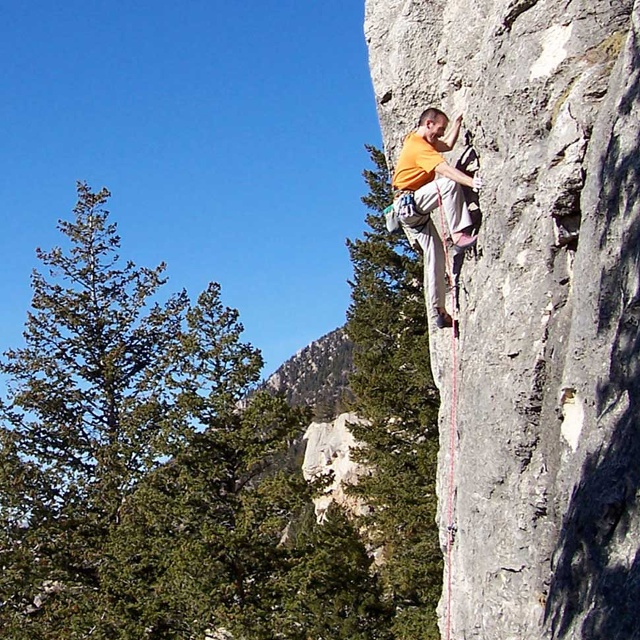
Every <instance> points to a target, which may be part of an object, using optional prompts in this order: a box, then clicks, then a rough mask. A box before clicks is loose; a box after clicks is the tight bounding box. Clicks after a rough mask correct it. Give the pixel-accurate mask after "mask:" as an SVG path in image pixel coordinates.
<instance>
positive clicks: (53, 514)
mask: <svg viewBox="0 0 640 640" xmlns="http://www.w3.org/2000/svg"><path fill="white" fill-rule="evenodd" d="M108 197H109V194H108V192H107V191H106V190H104V189H103V190H102V191H100V192H98V193H93V192H92V191H91V190H90V189H89V187H88V186H87V185H85V184H80V185H79V186H78V203H77V205H76V208H75V218H74V220H73V221H72V222H60V224H59V228H60V230H61V231H62V233H63V235H64V237H65V238H66V240H67V242H68V247H67V248H66V249H62V248H56V249H53V250H52V251H49V252H45V251H38V256H39V257H40V259H41V260H42V262H43V263H44V265H45V266H46V267H47V268H48V272H47V273H46V274H42V273H40V272H34V274H33V280H32V282H33V292H34V293H33V304H32V307H33V309H32V311H31V312H30V313H29V315H28V318H27V323H26V328H25V346H24V347H22V348H19V349H14V350H11V351H9V352H7V353H6V354H5V357H4V360H3V361H2V364H1V365H0V370H1V371H2V373H4V374H5V375H6V376H7V377H8V378H9V380H10V385H9V388H8V393H7V397H6V398H5V399H4V400H3V401H2V403H1V405H0V411H1V415H2V419H3V423H2V427H1V428H0V483H2V487H3V491H2V492H1V493H0V554H1V557H2V566H3V572H2V573H0V627H1V628H2V631H3V637H6V638H8V639H10V640H27V639H29V640H31V639H43V640H49V639H51V640H53V639H58V638H66V639H69V640H74V639H76V638H87V637H92V638H101V639H107V638H109V639H123V640H124V639H129V638H136V639H142V638H149V639H151V638H153V639H158V640H159V639H168V638H176V639H178V638H179V639H184V640H187V639H189V640H191V639H192V638H196V637H204V634H205V632H206V631H207V630H216V629H226V630H228V631H230V632H231V633H232V634H233V635H234V637H236V638H238V639H240V638H242V639H244V640H272V639H274V638H280V639H282V640H294V639H295V640H308V637H315V636H309V635H308V634H309V633H315V631H317V632H318V634H320V633H322V634H335V635H325V636H320V635H318V637H332V638H343V637H344V638H350V639H353V638H361V640H377V639H378V638H380V639H382V638H386V637H387V636H386V635H385V634H384V629H385V628H387V627H386V626H385V625H386V622H384V621H385V620H386V617H388V616H387V613H386V611H385V609H384V607H381V606H380V603H379V588H378V586H377V584H376V582H375V580H374V579H373V578H372V577H371V576H370V574H369V568H370V564H371V560H370V558H369V557H368V556H367V554H366V553H365V550H364V547H363V545H362V542H361V541H360V540H359V539H358V537H357V535H356V534H355V532H354V531H353V528H352V527H350V526H349V525H348V523H346V521H344V519H342V520H335V519H334V520H332V523H331V524H330V525H329V526H328V527H327V528H318V527H317V525H315V523H314V527H313V528H312V529H308V528H307V529H305V528H304V527H302V528H301V527H300V526H297V525H296V522H298V521H299V520H300V518H301V517H302V523H303V524H304V523H305V522H307V524H308V518H307V519H305V518H304V514H305V513H308V509H309V504H310V499H311V488H310V487H308V486H307V484H306V483H305V482H304V480H303V479H302V476H301V472H300V469H299V468H298V467H296V466H295V465H294V463H293V462H292V461H291V459H290V457H291V453H290V451H291V444H292V442H293V441H294V439H295V438H298V437H299V436H300V434H301V431H302V429H303V428H304V426H305V425H306V424H307V423H308V420H309V412H308V410H305V409H300V408H290V407H289V406H288V405H287V404H286V402H285V401H284V399H283V398H281V397H278V396H275V397H273V396H270V395H268V394H266V393H257V394H254V395H251V394H250V391H252V390H253V387H254V385H255V383H256V381H257V380H258V378H259V373H260V369H261V366H262V358H261V356H260V353H259V352H258V351H257V350H256V349H255V348H253V347H252V346H251V345H249V344H247V343H244V342H242V340H241V337H242V332H243V327H242V325H241V324H240V322H239V317H238V313H237V311H235V310H233V309H229V308H227V307H225V306H224V305H223V304H222V302H221V299H220V287H219V286H218V285H217V284H211V285H209V287H208V288H207V289H206V290H205V291H204V292H203V293H202V294H201V295H200V296H199V298H198V300H197V301H196V302H195V303H194V304H191V303H190V301H189V300H188V299H187V296H186V294H185V293H184V292H182V293H179V294H178V295H174V296H170V297H169V299H168V300H167V301H166V302H164V303H161V302H159V299H160V289H161V287H162V285H163V284H164V283H165V279H164V277H163V275H162V274H163V271H164V265H160V267H158V268H157V269H145V268H138V267H136V266H135V265H134V264H133V263H131V262H126V263H124V264H122V263H121V261H120V258H119V256H118V251H119V248H120V239H119V237H118V236H117V234H116V227H115V225H114V224H111V223H109V221H108V212H107V211H106V210H105V209H104V206H105V203H106V202H107V199H108ZM247 398H250V399H249V400H247ZM240 406H243V407H244V408H243V409H240V408H239V407H240ZM296 526H297V529H298V531H302V530H305V531H307V533H306V534H305V535H302V534H300V535H299V536H297V537H296V538H295V540H293V541H292V540H291V536H290V535H289V534H288V532H289V531H290V530H293V529H295V528H296ZM305 526H306V525H305ZM322 563H326V567H325V568H324V569H323V568H322ZM303 567H307V568H308V569H309V572H310V573H309V576H311V574H313V584H308V585H307V588H306V593H307V596H308V602H309V607H310V609H311V612H309V610H308V608H309V607H308V608H305V607H304V602H303V601H302V600H301V598H300V597H299V595H300V594H299V593H298V590H297V589H296V584H297V583H298V582H299V580H300V579H301V576H303V575H306V569H303ZM343 569H344V570H343ZM301 571H302V573H301ZM383 622H384V625H383V626H382V627H381V624H382V623H383Z"/></svg>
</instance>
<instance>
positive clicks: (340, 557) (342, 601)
mask: <svg viewBox="0 0 640 640" xmlns="http://www.w3.org/2000/svg"><path fill="white" fill-rule="evenodd" d="M290 538H291V540H290V542H289V545H290V547H291V552H290V555H289V558H288V563H289V567H288V568H287V571H286V573H285V575H284V578H283V580H282V582H281V585H280V587H281V590H282V592H283V600H285V601H286V603H287V605H286V608H285V609H284V610H283V612H282V617H281V620H280V625H279V629H278V630H279V632H280V633H283V634H284V637H287V638H291V639H292V640H294V639H295V640H308V639H310V638H312V639H314V640H316V639H324V638H326V639H327V640H330V639H334V638H335V639H339V638H344V639H345V640H346V639H349V640H391V638H392V636H391V633H390V631H389V623H390V620H391V617H392V611H391V609H390V607H388V606H387V605H385V604H383V603H382V602H381V593H380V585H379V581H378V579H377V577H376V576H375V575H374V573H373V572H372V566H371V565H372V562H373V561H372V559H371V558H370V557H369V555H368V554H367V553H366V551H365V549H364V547H363V545H362V543H361V541H360V539H359V535H358V533H357V532H356V531H355V530H354V526H353V524H352V523H350V522H349V520H348V519H347V518H346V517H345V515H344V514H343V513H342V512H341V511H340V509H339V508H338V507H336V506H335V505H332V506H331V507H330V508H329V510H328V511H327V513H326V515H325V520H324V522H323V523H322V525H318V524H317V523H316V521H315V518H314V517H313V514H312V513H307V517H306V518H305V519H302V520H301V521H300V522H299V523H298V525H297V526H296V527H295V528H293V529H292V531H291V532H290Z"/></svg>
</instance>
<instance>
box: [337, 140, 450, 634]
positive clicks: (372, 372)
mask: <svg viewBox="0 0 640 640" xmlns="http://www.w3.org/2000/svg"><path fill="white" fill-rule="evenodd" d="M367 149H368V150H369V153H370V155H371V159H372V161H373V163H374V165H375V169H374V170H368V171H365V172H364V177H365V180H366V182H367V184H368V186H369V194H368V195H367V196H365V197H364V198H363V199H362V200H363V202H364V203H365V204H366V205H367V206H368V207H369V208H370V209H371V210H372V213H370V214H369V215H368V216H367V223H368V225H369V227H370V229H371V230H370V231H367V232H365V234H364V239H361V240H355V241H349V242H348V246H349V250H350V253H351V260H352V262H353V267H354V278H353V281H352V283H351V284H352V303H351V306H350V308H349V311H348V323H347V333H348V335H349V337H350V338H351V339H352V340H353V342H354V365H355V373H354V374H353V375H352V376H351V379H350V382H351V389H352V391H353V393H354V395H355V397H356V400H355V410H356V412H357V413H358V414H359V415H360V416H362V417H364V418H367V419H368V420H370V421H371V424H370V425H368V426H366V427H363V426H357V425H354V426H353V431H354V434H355V436H356V438H357V439H359V440H360V441H362V442H364V443H366V445H367V446H366V447H365V448H363V449H362V450H361V451H360V454H359V456H360V458H361V460H362V461H363V462H365V463H366V464H368V465H370V466H371V467H372V468H373V469H375V472H374V473H373V474H372V475H371V476H370V477H366V478H363V479H362V480H361V482H360V483H359V485H358V486H357V487H355V488H353V491H354V493H357V494H358V495H360V496H362V497H363V498H364V500H365V501H366V502H367V503H368V504H369V505H370V506H371V507H372V510H371V513H370V515H369V516H367V517H366V518H364V519H363V522H362V524H363V525H364V526H365V527H366V529H367V530H368V531H369V535H370V539H371V540H370V541H371V544H373V545H374V546H376V547H378V548H380V549H381V550H382V553H383V556H384V558H385V562H384V563H383V565H382V567H381V569H380V575H381V578H382V579H383V583H384V585H385V589H386V593H387V596H388V598H389V599H390V601H391V602H392V603H393V604H394V606H395V609H396V617H395V621H394V626H393V629H394V637H395V638H398V639H405V638H407V639H408V638H414V637H422V638H430V637H434V638H435V637H437V627H436V624H435V621H436V615H435V608H436V605H437V602H438V599H439V596H440V591H441V574H442V566H441V554H440V549H439V545H438V532H437V528H436V524H435V514H436V497H435V477H436V475H435V474H436V457H437V447H438V435H437V422H436V418H437V410H438V393H437V390H436V388H435V386H434V383H433V380H432V377H431V368H430V363H429V342H428V334H427V320H426V315H425V305H424V298H423V292H422V287H421V283H422V265H421V263H420V261H419V260H418V259H417V256H416V255H415V254H414V253H413V252H412V251H411V249H410V248H409V246H408V243H407V242H406V241H405V240H404V238H403V237H402V236H398V235H390V234H389V233H388V232H387V231H386V228H385V226H384V218H383V216H382V215H381V212H382V210H383V209H384V208H385V207H386V206H387V205H388V204H390V203H391V200H392V191H391V186H390V183H389V179H388V175H387V170H386V163H385V158H384V155H383V154H382V152H380V151H378V150H377V149H375V148H373V147H367Z"/></svg>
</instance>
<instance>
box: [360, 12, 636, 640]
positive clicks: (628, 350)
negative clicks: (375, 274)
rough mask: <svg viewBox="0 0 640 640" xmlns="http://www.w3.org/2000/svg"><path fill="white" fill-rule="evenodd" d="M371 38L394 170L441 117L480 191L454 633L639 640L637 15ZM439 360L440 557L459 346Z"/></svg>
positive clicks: (464, 399)
mask: <svg viewBox="0 0 640 640" xmlns="http://www.w3.org/2000/svg"><path fill="white" fill-rule="evenodd" d="M365 35H366V39H367V42H368V46H369V54H370V68H371V75H372V80H373V84H374V90H375V94H376V98H377V106H378V113H379V118H380V122H381V126H382V132H383V139H384V143H385V150H386V152H387V155H388V157H389V160H390V163H391V164H393V162H394V161H395V159H396V158H397V154H398V152H399V149H400V145H401V143H402V139H403V137H404V135H405V134H406V133H407V132H408V131H409V130H410V129H411V128H413V127H414V126H415V124H416V120H417V117H418V115H419V113H420V112H421V111H422V109H423V108H425V107H427V106H429V105H435V106H440V107H441V108H443V109H444V110H445V111H447V112H448V113H450V114H454V113H458V112H463V113H464V117H465V127H466V128H467V129H468V130H469V131H470V133H471V135H472V138H473V145H474V147H475V149H476V151H477V152H478V154H479V156H480V163H481V175H482V176H483V177H484V180H485V189H484V190H483V192H482V194H481V197H480V204H481V208H482V212H483V222H482V228H481V231H480V241H479V243H478V250H477V252H476V254H475V255H474V256H471V257H469V256H467V257H466V260H465V262H464V264H463V265H462V269H461V274H460V292H459V305H460V316H459V320H460V333H459V339H458V341H457V371H456V373H457V376H456V377H457V395H458V397H457V427H456V433H455V459H454V461H455V473H454V480H453V490H454V494H453V495H454V501H453V506H454V509H453V524H454V527H455V540H454V544H453V546H452V565H451V566H452V570H451V576H450V578H451V584H452V591H451V594H452V606H451V608H450V618H447V616H448V613H447V607H446V602H447V598H446V597H445V598H443V601H442V606H441V616H442V620H441V622H442V628H443V631H446V624H447V623H446V621H447V619H448V620H450V623H451V637H453V638H459V639H462V638H465V639H466V640H471V639H474V638H482V639H485V638H486V639H487V640H488V639H491V640H495V639H496V638H499V639H500V640H508V639H512V638H513V639H516V638H517V639H518V640H523V639H529V638H531V639H533V638H594V639H595V638H598V639H600V638H602V639H605V638H606V639H608V640H613V639H617V638H619V639H625V640H626V639H629V638H640V604H639V603H640V552H639V546H640V513H639V506H638V497H639V495H640V407H638V403H639V400H640V359H639V355H640V353H639V351H640V335H639V329H638V327H639V325H640V283H639V280H640V200H639V197H638V196H639V191H640V151H639V146H640V121H639V116H638V102H639V99H640V98H639V94H640V70H639V67H640V44H639V37H640V0H635V1H634V0H449V1H448V2H444V1H443V0H431V1H429V2H423V1H418V0H367V2H366V17H365ZM459 146H462V141H461V142H459ZM453 159H455V157H454V158H453ZM578 229H579V237H578V238H577V239H576V231H577V230H578ZM431 351H432V367H433V372H434V377H435V378H436V381H437V383H438V385H439V387H440V390H441V393H442V399H443V404H442V409H441V434H442V435H441V444H442V446H441V455H440V463H441V473H440V478H439V487H438V490H439V495H440V499H441V509H440V520H441V530H442V542H443V551H444V550H445V549H444V547H445V546H446V526H447V520H448V518H449V515H448V509H447V500H448V496H449V468H450V466H449V450H450V446H449V424H450V412H451V402H452V395H451V390H452V383H453V365H454V362H453V358H452V341H451V334H450V332H447V331H441V332H438V333H437V334H435V333H434V335H433V337H432V342H431ZM445 582H446V581H445Z"/></svg>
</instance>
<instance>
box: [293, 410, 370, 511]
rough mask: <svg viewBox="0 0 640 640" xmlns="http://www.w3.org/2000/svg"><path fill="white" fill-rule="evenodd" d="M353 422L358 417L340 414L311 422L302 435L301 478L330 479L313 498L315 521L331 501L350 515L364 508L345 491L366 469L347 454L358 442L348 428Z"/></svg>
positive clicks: (357, 420) (357, 419)
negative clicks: (320, 492)
mask: <svg viewBox="0 0 640 640" xmlns="http://www.w3.org/2000/svg"><path fill="white" fill-rule="evenodd" d="M356 422H361V420H360V419H359V418H358V417H357V416H356V415H355V414H353V413H343V414H341V415H339V416H338V417H337V418H336V419H335V420H333V421H331V422H312V423H311V425H309V428H308V429H307V431H306V433H305V434H304V439H305V441H306V449H305V455H304V462H303V463H302V473H303V474H304V477H305V478H306V479H307V480H309V481H313V480H316V479H318V478H323V477H324V476H327V475H328V474H331V481H330V482H329V483H328V484H327V486H326V487H325V489H324V492H323V494H322V495H321V496H320V497H318V498H316V499H315V500H314V503H315V510H316V516H317V517H318V520H319V521H322V519H323V518H324V515H325V513H326V511H327V509H328V508H329V505H330V504H331V503H332V502H333V501H335V502H336V503H338V504H339V505H340V506H342V507H344V508H345V509H346V510H347V512H351V513H352V514H354V515H360V514H362V513H364V512H365V511H366V506H365V505H364V504H363V503H362V502H361V501H359V500H357V499H356V498H354V497H353V496H350V495H348V493H347V492H346V490H345V488H346V487H348V485H350V484H356V483H357V482H358V476H360V475H361V474H362V473H365V472H366V468H365V467H363V466H362V465H361V464H358V463H357V462H355V461H354V460H353V458H352V455H351V452H352V450H353V449H354V448H356V447H357V446H358V445H357V444H356V441H355V440H354V438H353V435H352V434H351V431H350V430H349V423H356Z"/></svg>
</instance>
